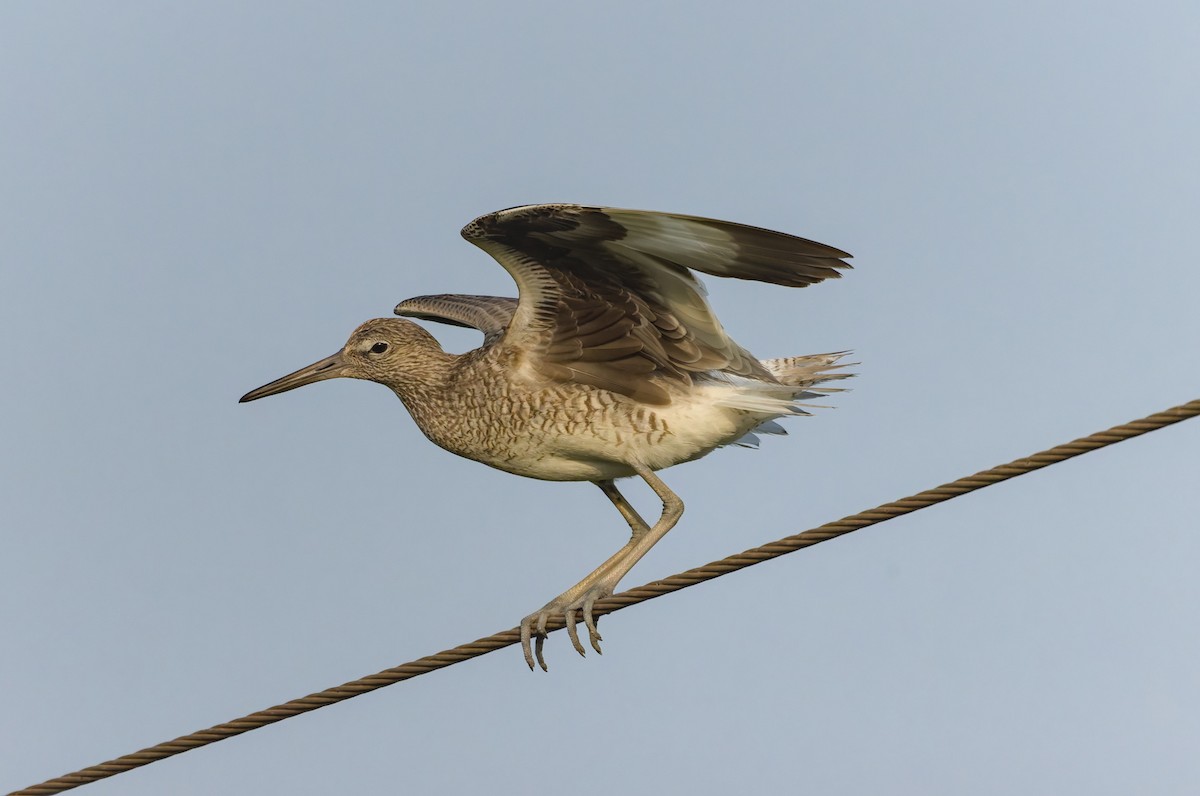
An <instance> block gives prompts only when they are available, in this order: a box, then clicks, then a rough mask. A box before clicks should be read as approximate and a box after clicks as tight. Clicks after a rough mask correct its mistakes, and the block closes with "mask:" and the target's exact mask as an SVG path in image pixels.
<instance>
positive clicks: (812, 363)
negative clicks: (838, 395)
mask: <svg viewBox="0 0 1200 796" xmlns="http://www.w3.org/2000/svg"><path fill="white" fill-rule="evenodd" d="M849 353H850V352H849V351H837V352H834V353H832V354H806V355H804V356H800V357H780V358H779V359H764V360H761V362H762V364H763V367H764V368H766V369H767V370H769V371H770V372H771V375H772V376H774V377H775V378H777V379H779V381H780V383H781V384H786V385H788V386H789V387H803V388H804V392H803V393H801V394H798V395H796V398H795V400H798V401H804V400H808V399H810V398H819V397H821V396H822V395H828V394H829V393H832V392H843V391H845V389H846V388H845V387H825V386H821V385H824V384H827V383H828V382H831V381H839V380H841V379H848V378H851V377H852V376H853V375H854V374H853V373H843V372H841V370H842V368H847V367H851V366H853V365H857V364H858V363H857V362H845V363H843V362H841V361H840V360H841V359H842V357H844V356H846V355H847V354H849Z"/></svg>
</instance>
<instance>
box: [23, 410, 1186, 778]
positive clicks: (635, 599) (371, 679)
mask: <svg viewBox="0 0 1200 796" xmlns="http://www.w3.org/2000/svg"><path fill="white" fill-rule="evenodd" d="M1196 415H1200V399H1197V400H1194V401H1189V402H1187V403H1185V404H1180V405H1179V406H1175V407H1172V408H1170V409H1167V410H1165V411H1162V412H1156V413H1154V414H1152V415H1149V416H1147V417H1144V418H1142V419H1140V420H1135V421H1133V422H1131V423H1125V424H1123V425H1120V426H1114V427H1113V428H1110V429H1108V430H1106V431H1099V432H1096V433H1095V434H1089V435H1088V436H1086V437H1080V438H1079V439H1076V440H1072V441H1071V442H1067V443H1064V444H1062V445H1056V446H1055V447H1053V448H1049V449H1048V450H1044V451H1041V452H1040V453H1035V454H1033V455H1031V456H1026V457H1024V458H1020V459H1015V460H1013V461H1011V462H1008V463H1007V464H1001V465H999V466H997V467H992V468H990V469H988V470H983V471H980V472H978V473H975V474H974V475H968V476H966V477H964V478H959V479H958V480H956V481H951V482H949V483H946V484H942V485H941V486H938V487H934V488H933V489H927V490H925V491H924V492H918V493H917V494H915V495H911V496H909V497H906V498H901V499H900V500H895V501H892V502H891V503H884V504H883V505H881V506H877V507H875V508H873V509H868V510H866V511H861V512H859V513H857V514H851V515H850V516H848V517H843V518H842V519H840V520H835V521H834V522H828V523H825V524H824V525H820V526H818V527H816V528H812V529H810V530H807V531H804V532H802V533H797V534H794V535H792V536H788V537H785V538H783V539H780V540H778V541H775V542H771V543H769V544H765V545H762V546H760V547H755V548H753V549H750V550H747V551H745V552H743V553H738V554H736V555H732V556H729V557H727V558H723V559H721V560H720V561H714V562H712V563H711V564H705V565H704V566H701V567H696V568H694V569H689V570H687V571H686V572H681V573H679V574H678V575H672V576H670V577H668V578H663V579H662V580H656V581H654V582H652V583H647V584H646V585H644V586H639V587H637V588H634V589H629V590H628V591H624V592H621V593H620V594H615V595H613V596H612V597H608V598H606V599H604V600H601V601H599V602H597V603H596V608H595V615H596V616H598V617H599V616H603V615H605V614H610V613H613V612H614V611H619V610H621V609H622V608H626V607H628V606H630V605H636V604H637V603H641V602H645V601H646V600H652V599H654V598H655V597H660V596H662V595H664V594H670V593H671V592H674V591H679V590H680V589H684V588H687V587H688V586H694V585H696V584H697V583H703V582H704V581H706V580H712V579H713V578H718V577H720V576H722V575H726V574H728V573H730V572H736V571H738V570H740V569H745V568H746V567H750V566H753V565H755V564H758V563H761V562H763V561H769V560H771V559H773V558H778V557H779V556H782V555H785V554H787V553H792V552H795V551H796V550H801V549H803V548H805V547H811V546H812V545H815V544H819V543H821V542H824V541H827V540H829V539H834V538H836V537H838V536H842V535H843V534H847V533H850V532H852V531H857V530H859V529H860V528H866V527H868V526H871V525H877V524H878V523H881V522H885V521H886V520H890V519H893V518H894V517H900V516H903V515H905V514H911V513H912V512H914V511H919V510H920V509H923V508H928V507H929V506H933V505H935V504H937V503H943V502H945V501H947V500H951V499H953V498H956V497H959V496H961V495H965V494H967V493H969V492H974V491H976V490H978V489H983V488H984V487H987V486H991V485H992V484H998V483H1000V482H1001V481H1007V480H1008V479H1010V478H1015V477H1017V476H1018V475H1024V474H1025V473H1031V472H1033V471H1035V470H1040V469H1042V468H1043V467H1049V466H1050V465H1052V464H1057V463H1058V462H1061V461H1065V460H1066V459H1070V458H1073V457H1075V456H1080V455H1082V454H1084V453H1088V452H1089V451H1094V450H1097V449H1099V448H1103V447H1106V446H1108V445H1112V444H1114V443H1117V442H1121V441H1123V440H1127V439H1132V438H1133V437H1138V436H1141V435H1142V434H1145V433H1147V432H1150V431H1155V430H1157V429H1160V428H1164V427H1166V426H1169V425H1172V424H1174V423H1178V422H1180V421H1181V420H1186V419H1188V418H1190V417H1195V416H1196ZM562 627H563V621H562V619H561V618H559V619H557V620H556V621H552V622H551V623H550V625H549V629H550V630H561V629H562ZM520 638H521V637H520V631H519V630H518V629H517V628H512V629H511V630H505V631H502V632H499V633H495V634H493V635H490V636H487V637H486V638H481V639H478V640H476V641H472V642H470V643H468V644H462V645H460V646H457V647H454V648H453V649H448V650H444V651H442V652H438V653H435V654H433V655H427V656H425V657H424V658H418V659H417V660H414V661H410V662H409V663H405V664H401V665H400V666H395V667H393V668H391V669H385V670H383V671H382V672H378V673H376V674H371V675H367V676H366V677H361V678H359V679H357V680H352V681H351V682H348V683H344V684H342V685H339V686H335V687H333V688H327V689H325V690H324V691H318V692H317V693H315V694H309V695H308V696H305V697H300V698H299V699H293V700H291V701H289V702H284V703H283V704H281V705H276V706H274V707H271V708H267V709H266V710H260V711H257V712H255V713H251V714H249V715H248V716H243V717H241V718H239V719H234V720H233V721H228V722H225V723H223V724H218V725H216V726H214V727H209V728H208V729H206V730H200V731H199V732H194V733H191V734H188V735H183V736H180V737H179V738H176V739H174V740H172V741H166V742H164V743H160V744H155V745H154V746H150V747H147V748H145V749H142V750H141V751H138V752H134V753H132V754H128V755H122V756H121V757H118V758H114V759H112V760H109V761H107V762H104V763H100V764H98V765H94V766H88V767H87V768H83V769H80V770H79V771H76V772H74V773H71V774H65V775H63V776H61V777H55V778H54V779H50V780H47V781H45V782H43V783H41V784H38V785H33V786H30V787H28V788H24V789H22V790H18V791H13V792H12V793H10V794H9V796H46V795H47V794H52V793H62V792H63V791H65V790H70V789H71V788H76V787H78V786H80V785H86V784H87V783H89V782H95V781H97V780H100V779H105V778H106V777H111V776H113V775H114V774H120V773H123V772H125V771H129V770H131V769H134V768H139V767H141V766H144V765H147V764H149V763H153V762H155V761H156V760H162V759H164V758H167V757H171V756H173V755H177V754H180V753H181V752H186V751H188V750H190V749H196V748H198V747H201V746H207V745H208V744H210V743H215V742H217V741H222V740H224V739H226V738H232V737H233V736H235V735H241V734H242V733H244V732H249V731H250V730H256V729H258V728H260V727H265V726H267V725H269V724H274V723H275V722H277V721H283V720H284V719H287V718H291V717H292V716H297V715H300V714H301V713H308V712H309V711H312V710H316V709H317V708H323V707H325V706H326V705H333V704H336V703H338V702H342V701H344V700H347V699H350V698H352V697H356V696H360V695H362V694H366V693H369V692H371V691H374V690H376V689H378V688H383V687H384V686H388V685H393V684H394V683H399V682H401V681H404V680H409V679H411V678H413V677H417V676H418V675H422V674H426V673H428V672H432V671H435V670H437V669H443V668H445V667H447V666H452V665H453V664H456V663H459V662H461V661H465V660H469V659H471V658H477V657H479V656H481V655H486V654H487V653H489V652H494V651H495V650H498V649H503V648H504V647H508V646H511V645H513V644H517V643H519V642H520Z"/></svg>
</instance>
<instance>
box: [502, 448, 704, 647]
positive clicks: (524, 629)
mask: <svg viewBox="0 0 1200 796" xmlns="http://www.w3.org/2000/svg"><path fill="white" fill-rule="evenodd" d="M633 469H634V472H636V473H637V474H638V475H639V476H641V478H642V480H643V481H645V482H646V483H647V484H649V485H650V488H651V489H653V490H654V493H655V494H656V495H658V497H659V499H660V500H662V504H663V510H662V514H661V515H660V516H659V518H658V521H657V522H656V523H654V526H653V527H649V526H647V525H646V522H645V521H644V520H643V519H642V518H641V516H639V515H638V513H637V511H635V510H634V508H633V506H631V505H629V502H628V501H627V500H625V496H624V495H622V494H621V493H620V492H619V491H618V490H617V487H616V485H615V484H614V483H613V482H612V481H597V482H596V485H597V486H599V487H600V489H601V491H603V492H604V494H605V495H606V496H607V497H608V499H609V500H611V501H612V503H613V505H614V506H616V508H617V511H619V512H621V516H622V517H624V518H625V520H626V522H628V523H629V527H630V530H631V531H632V532H633V534H632V536H631V537H630V539H629V541H628V542H627V543H626V544H625V546H624V547H622V548H621V549H620V550H618V551H617V552H616V553H614V554H613V555H612V556H610V557H609V558H608V560H607V561H605V562H604V563H603V564H601V565H600V566H598V567H596V569H594V570H593V571H592V572H591V573H590V574H589V575H588V576H587V577H586V578H584V579H583V580H581V581H579V582H578V583H576V584H575V585H574V586H572V587H571V588H569V589H567V590H566V591H565V592H563V593H562V594H560V595H558V596H557V597H555V598H554V599H553V600H551V601H550V602H548V603H546V605H545V606H543V607H542V609H541V610H540V611H538V612H536V613H533V614H530V615H529V616H527V617H525V618H524V619H522V620H521V648H522V650H523V651H524V652H525V662H526V663H527V664H529V668H530V669H532V668H533V666H534V650H533V649H531V646H530V642H531V640H532V639H533V638H535V637H536V638H537V643H536V651H537V663H538V665H539V666H541V667H542V670H543V671H548V667H547V666H546V660H545V658H544V657H543V656H542V648H543V645H544V644H545V641H546V635H547V633H546V626H547V622H549V620H550V617H551V616H553V615H554V614H557V613H560V612H561V613H563V614H564V615H565V618H566V625H567V628H568V631H567V632H568V633H569V634H570V636H571V643H572V644H573V645H574V646H575V649H576V650H578V651H579V654H580V655H583V654H585V653H584V649H583V645H582V644H581V643H580V642H579V635H578V630H577V629H576V627H575V624H576V619H575V617H576V615H577V613H578V612H582V613H583V621H584V624H585V625H586V626H587V629H588V635H589V640H590V641H591V643H592V647H593V648H594V649H595V650H596V652H600V634H599V633H598V632H597V631H596V620H595V618H594V617H593V616H592V608H593V606H595V604H596V601H597V600H600V599H603V598H604V597H608V596H609V595H611V594H612V593H613V591H614V590H615V589H616V587H617V583H619V582H620V580H621V578H623V577H625V575H626V574H627V573H628V572H629V570H631V569H633V567H634V565H635V564H637V562H638V561H640V560H641V559H642V556H644V555H646V553H648V552H649V551H650V548H651V547H654V545H655V544H657V543H658V541H659V540H660V539H662V538H663V537H664V536H665V535H666V534H667V531H669V530H671V528H673V527H675V523H677V522H678V521H679V518H680V516H681V515H682V514H683V501H682V500H680V499H679V496H678V495H676V494H675V493H674V492H672V491H671V490H670V488H669V487H668V486H667V485H666V484H665V483H663V481H662V479H661V478H659V477H658V476H657V475H656V474H655V473H654V471H653V470H651V469H650V468H649V467H645V466H642V465H633Z"/></svg>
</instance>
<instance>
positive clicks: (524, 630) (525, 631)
mask: <svg viewBox="0 0 1200 796" xmlns="http://www.w3.org/2000/svg"><path fill="white" fill-rule="evenodd" d="M532 620H533V617H532V616H527V617H525V618H524V619H522V620H521V651H522V652H524V653H525V663H526V664H528V666H529V671H531V672H532V671H533V649H532V648H530V646H529V640H530V636H532V632H531V631H532V628H531V627H530V625H532V624H533V622H532Z"/></svg>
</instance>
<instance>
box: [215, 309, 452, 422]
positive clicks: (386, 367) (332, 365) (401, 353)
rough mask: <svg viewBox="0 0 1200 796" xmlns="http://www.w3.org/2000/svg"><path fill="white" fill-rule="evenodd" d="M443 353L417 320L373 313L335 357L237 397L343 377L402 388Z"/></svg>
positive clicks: (249, 398)
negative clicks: (375, 315) (376, 315)
mask: <svg viewBox="0 0 1200 796" xmlns="http://www.w3.org/2000/svg"><path fill="white" fill-rule="evenodd" d="M444 356H445V354H444V353H443V352H442V349H441V346H439V345H438V343H437V341H436V340H435V339H434V337H433V335H431V334H430V333H429V332H427V331H425V330H424V329H422V328H421V327H420V326H418V325H417V324H415V323H413V322H411V321H406V320H403V319H400V318H374V319H372V320H369V321H367V322H366V323H364V324H363V325H362V326H360V327H358V328H357V329H355V330H354V332H353V333H352V334H351V335H350V339H349V340H347V341H346V344H345V345H344V346H342V350H341V351H338V352H337V353H336V354H334V355H333V356H331V357H326V358H325V359H322V360H320V361H319V362H314V363H312V364H311V365H309V366H307V367H303V368H300V370H297V371H296V372H294V373H289V374H288V375H286V376H284V377H282V378H279V379H276V380H275V381H273V382H271V383H270V384H264V385H263V386H261V387H259V388H258V389H256V390H251V391H250V392H248V393H246V394H245V395H243V396H242V397H241V399H240V400H239V401H238V402H239V403H246V402H247V401H257V400H258V399H259V398H266V397H267V396H268V395H276V394H278V393H281V392H287V391H288V390H294V389H296V388H297V387H303V386H304V385H306V384H313V383H315V382H318V381H325V380H326V379H338V378H347V379H365V380H367V381H375V382H379V383H380V384H383V385H386V386H388V387H391V388H392V389H393V390H396V391H397V392H400V391H402V389H403V387H404V386H405V385H407V384H409V383H412V382H415V381H418V382H419V381H421V380H422V378H423V377H424V376H425V375H427V371H429V370H430V369H431V368H432V367H433V366H434V365H435V364H436V363H438V362H440V361H441V358H442V357H444Z"/></svg>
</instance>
